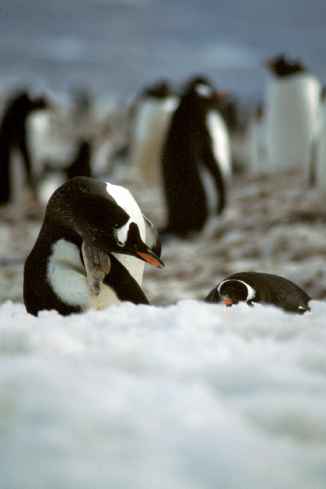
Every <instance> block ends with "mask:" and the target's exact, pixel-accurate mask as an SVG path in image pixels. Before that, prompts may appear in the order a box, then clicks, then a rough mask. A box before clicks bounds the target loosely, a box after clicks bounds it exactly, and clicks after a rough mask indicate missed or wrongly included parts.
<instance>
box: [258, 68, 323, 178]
mask: <svg viewBox="0 0 326 489" xmlns="http://www.w3.org/2000/svg"><path fill="white" fill-rule="evenodd" d="M320 89H321V88H320V83H319V81H318V80H317V79H316V78H314V77H312V76H311V75H308V74H300V75H297V76H294V77H290V78H285V79H282V80H271V81H270V82H269V85H268V88H267V100H266V108H267V111H266V130H267V134H266V136H267V152H268V160H269V165H270V167H271V170H273V169H289V168H291V167H295V166H301V167H303V168H304V169H305V171H306V172H307V173H308V172H309V165H310V163H311V158H312V145H313V142H314V140H315V138H316V133H317V130H318V106H319V99H320Z"/></svg>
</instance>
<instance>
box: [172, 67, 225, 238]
mask: <svg viewBox="0 0 326 489" xmlns="http://www.w3.org/2000/svg"><path fill="white" fill-rule="evenodd" d="M220 98H221V95H220V94H219V92H216V91H215V90H214V89H213V87H212V84H211V83H210V82H209V81H207V80H206V79H205V78H202V77H196V78H194V79H192V80H190V81H189V82H188V84H187V85H186V88H185V90H184V93H183V95H182V97H181V100H180V103H179V106H178V108H177V109H176V110H175V112H174V114H173V116H172V120H171V123H170V127H169V130H168V134H167V137H166V140H165V144H164V147H163V154H162V177H163V186H164V194H165V201H166V206H167V218H168V219H167V221H168V222H167V226H166V228H165V229H164V230H163V232H164V233H166V234H175V235H177V236H181V237H184V236H186V235H187V234H189V233H192V232H198V231H200V230H201V229H202V228H203V226H204V224H205V223H206V221H207V219H208V216H209V211H210V210H212V211H213V212H214V213H215V214H220V213H221V212H222V211H223V210H224V208H225V205H226V180H227V178H228V177H229V175H230V173H231V161H230V143H229V137H228V133H227V129H226V125H225V123H224V122H223V120H222V117H221V116H220V114H219V113H218V111H217V107H218V102H219V99H220ZM210 204H211V205H210ZM210 207H211V209H210Z"/></svg>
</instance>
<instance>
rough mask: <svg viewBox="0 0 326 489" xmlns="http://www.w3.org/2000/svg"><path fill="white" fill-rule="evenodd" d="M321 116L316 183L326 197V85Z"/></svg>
mask: <svg viewBox="0 0 326 489" xmlns="http://www.w3.org/2000/svg"><path fill="white" fill-rule="evenodd" d="M319 117H320V129H319V134H318V143H317V151H316V153H317V156H316V173H315V183H316V185H317V187H318V189H319V190H320V191H321V193H322V195H323V197H326V87H323V89H322V93H321V101H320V113H319Z"/></svg>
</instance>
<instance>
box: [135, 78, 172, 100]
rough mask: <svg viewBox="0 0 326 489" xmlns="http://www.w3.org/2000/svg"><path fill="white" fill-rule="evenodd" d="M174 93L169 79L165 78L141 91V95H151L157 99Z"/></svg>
mask: <svg viewBox="0 0 326 489" xmlns="http://www.w3.org/2000/svg"><path fill="white" fill-rule="evenodd" d="M174 94H175V93H174V90H173V88H172V87H171V85H170V83H169V81H168V80H164V79H163V80H158V81H157V82H155V83H153V84H151V85H148V86H147V87H145V88H144V90H143V91H142V93H141V96H142V97H146V98H147V97H151V98H155V99H165V98H167V97H171V96H172V95H174Z"/></svg>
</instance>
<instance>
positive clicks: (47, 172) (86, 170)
mask: <svg viewBox="0 0 326 489" xmlns="http://www.w3.org/2000/svg"><path fill="white" fill-rule="evenodd" d="M91 163H92V144H91V142H90V140H88V139H86V138H81V139H80V140H79V141H78V142H77V145H76V152H75V155H73V157H72V162H71V163H70V164H69V165H67V166H66V167H64V168H61V167H59V166H55V165H52V164H46V165H45V166H44V168H43V172H42V173H41V175H40V177H39V181H38V196H39V199H40V201H41V202H42V204H44V205H46V204H47V203H48V200H49V198H50V197H51V195H52V194H53V192H54V191H55V190H56V189H57V188H58V187H60V185H63V184H64V182H65V181H66V180H68V179H70V178H74V177H91V176H92V165H91Z"/></svg>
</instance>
